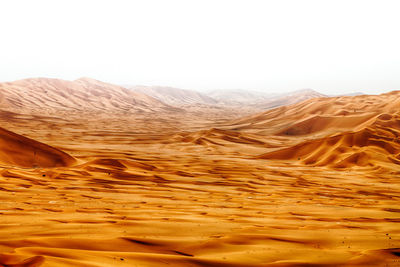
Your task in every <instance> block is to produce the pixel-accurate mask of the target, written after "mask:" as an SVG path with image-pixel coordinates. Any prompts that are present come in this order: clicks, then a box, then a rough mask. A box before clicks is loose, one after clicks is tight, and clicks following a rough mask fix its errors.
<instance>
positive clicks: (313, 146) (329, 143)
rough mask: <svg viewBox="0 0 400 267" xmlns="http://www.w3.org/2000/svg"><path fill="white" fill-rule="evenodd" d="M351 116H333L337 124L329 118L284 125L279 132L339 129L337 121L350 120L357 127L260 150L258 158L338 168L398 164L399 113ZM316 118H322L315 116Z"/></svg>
mask: <svg viewBox="0 0 400 267" xmlns="http://www.w3.org/2000/svg"><path fill="white" fill-rule="evenodd" d="M351 118H352V117H344V118H342V119H338V118H335V119H334V120H336V124H335V123H332V122H331V121H328V122H327V123H315V124H312V123H310V120H309V121H306V122H307V123H309V125H307V127H303V128H301V127H299V126H300V125H301V124H302V123H304V122H302V123H298V124H296V127H297V128H295V127H292V128H289V129H285V130H284V131H281V132H280V133H279V134H286V135H296V134H301V133H303V134H305V133H310V132H312V130H318V129H319V130H323V129H324V128H328V127H332V128H335V127H336V128H337V129H338V130H340V127H338V125H343V126H349V124H350V125H352V124H353V125H354V128H355V129H359V130H357V131H351V132H344V133H340V134H337V135H333V136H327V137H324V138H318V139H312V140H307V141H304V142H301V143H300V144H297V145H295V146H292V147H288V148H284V149H280V150H277V151H273V152H269V153H266V154H263V155H261V156H260V158H263V159H284V160H298V161H301V162H303V163H305V164H311V165H315V166H325V165H329V166H333V167H339V168H347V167H351V166H354V165H357V166H374V165H381V164H382V162H388V163H395V164H400V139H399V136H400V116H399V115H398V114H394V115H390V114H386V113H385V114H381V115H379V116H377V117H375V118H373V119H370V120H366V119H365V118H362V117H359V120H357V119H353V120H352V119H351ZM319 119H320V118H319ZM317 122H321V121H318V120H317ZM329 122H331V124H330V123H329ZM357 122H359V125H357ZM367 122H368V123H367ZM366 124H367V126H365V125H366ZM301 126H304V124H303V125H301ZM347 128H349V127H347ZM360 128H361V129H360ZM294 129H296V130H297V132H296V131H295V130H294ZM300 130H307V132H299V131H300Z"/></svg>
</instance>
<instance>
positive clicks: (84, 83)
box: [0, 78, 173, 113]
mask: <svg viewBox="0 0 400 267" xmlns="http://www.w3.org/2000/svg"><path fill="white" fill-rule="evenodd" d="M0 108H2V109H7V110H10V111H18V112H24V113H35V112H36V113H43V112H47V113H57V112H60V111H68V112H71V111H78V112H81V111H97V112H98V111H102V112H143V111H144V112H146V111H157V110H164V111H167V110H170V109H173V108H172V107H170V106H168V105H166V104H164V103H163V102H161V101H159V100H157V99H155V98H152V97H150V96H147V95H145V94H142V93H139V92H134V91H132V90H129V89H126V88H123V87H121V86H117V85H113V84H108V83H104V82H100V81H97V80H94V79H90V78H81V79H78V80H75V81H66V80H60V79H48V78H34V79H25V80H19V81H15V82H7V83H1V84H0Z"/></svg>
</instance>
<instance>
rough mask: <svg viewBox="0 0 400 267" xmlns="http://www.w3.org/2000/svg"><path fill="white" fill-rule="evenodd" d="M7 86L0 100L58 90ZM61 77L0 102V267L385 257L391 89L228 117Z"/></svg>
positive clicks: (397, 235) (390, 249)
mask: <svg viewBox="0 0 400 267" xmlns="http://www.w3.org/2000/svg"><path fill="white" fill-rule="evenodd" d="M22 83H28V84H29V86H28V85H26V86H25V85H21V87H18V88H14V87H13V86H16V85H12V86H11V88H14V89H12V90H9V91H7V92H6V93H5V97H4V98H3V102H1V103H2V104H3V107H5V106H7V105H8V107H10V106H12V105H13V104H16V106H18V105H19V104H21V105H22V104H23V105H25V104H26V105H27V106H29V107H37V106H38V105H37V104H38V103H41V102H39V100H38V99H36V97H37V96H38V95H39V94H40V93H38V95H36V96H35V95H34V94H33V92H35V90H38V91H39V92H40V91H41V90H48V89H44V87H46V88H48V87H49V86H50V85H51V86H50V87H52V86H54V88H56V87H57V88H61V87H60V85H58V83H59V81H55V80H51V81H23V82H22ZM61 83H62V84H63V82H61ZM67 83H68V84H69V82H67ZM71 83H72V84H69V85H68V86H66V87H65V88H67V87H68V88H69V86H71V87H72V89H71V95H68V94H65V98H66V99H64V97H62V96H60V98H58V97H56V96H53V91H51V90H50V91H49V95H48V96H47V97H48V98H49V99H45V100H44V101H45V103H46V104H48V105H50V104H51V105H54V106H52V107H51V110H53V109H54V110H56V112H55V113H52V114H51V116H49V115H46V116H44V115H45V112H43V113H42V114H35V113H33V114H26V113H25V114H19V113H18V112H17V111H16V110H15V112H11V109H10V110H7V111H0V123H1V125H2V127H4V128H7V129H9V130H11V131H12V132H10V131H7V130H4V129H0V164H1V170H0V181H1V183H0V266H13V267H17V266H29V267H33V266H35V267H38V266H41V267H42V266H43V267H57V266H60V267H61V266H77V267H84V266H85V267H87V266H93V267H100V266H101V267H104V266H232V267H233V266H246V267H247V266H258V267H259V266H359V267H361V266H398V263H399V255H400V250H399V247H400V230H399V227H398V226H399V223H400V217H399V214H400V209H399V207H398V206H399V205H398V203H399V201H400V197H399V196H400V183H399V179H398V175H399V171H400V169H399V166H400V156H399V155H400V142H399V134H400V116H399V113H398V108H399V103H400V102H399V92H393V93H390V94H384V95H380V96H355V97H335V98H317V99H312V100H306V101H305V102H302V103H298V104H294V105H291V106H285V107H279V108H276V109H272V110H268V111H266V112H263V113H261V114H260V113H259V114H255V115H252V116H246V117H243V118H242V119H236V120H234V121H232V119H231V118H232V117H229V116H228V115H227V113H225V112H211V111H212V109H210V110H209V111H210V112H209V113H207V112H205V110H203V111H202V112H198V113H196V114H195V113H193V112H172V113H171V112H170V109H169V107H166V109H164V107H165V106H164V105H163V104H161V105H160V104H159V102H158V101H157V100H156V102H154V103H153V102H152V101H153V99H152V98H148V99H147V98H143V101H145V102H140V101H139V102H135V103H136V104H137V105H136V104H135V105H136V107H135V105H133V106H131V103H132V102H129V103H128V102H123V103H125V104H126V107H127V108H128V107H129V108H132V109H133V111H132V113H129V112H128V113H126V115H124V116H121V112H120V111H121V110H123V109H117V110H115V109H114V108H113V107H111V106H112V104H111V102H112V101H114V99H115V101H117V100H116V99H118V98H117V96H118V95H119V94H121V95H120V96H121V99H122V98H123V99H125V100H126V99H127V98H126V97H127V95H124V92H125V91H124V90H123V89H121V88H119V87H118V88H115V90H116V91H115V92H114V91H113V92H114V93H110V91H108V90H109V87H108V86H106V85H104V84H102V83H98V82H97V81H92V80H87V79H85V80H81V81H75V82H71ZM32 84H36V85H38V88H37V89H35V90H34V87H30V86H31V85H32ZM42 85H43V88H42V87H41V86H42ZM2 86H4V84H3V85H2ZM7 86H8V85H7ZM102 86H106V87H107V88H108V89H107V88H105V89H102ZM26 87H29V88H30V89H27V88H26ZM54 90H56V89H54ZM57 90H58V89H57ZM65 90H69V89H65ZM89 91H90V92H89ZM43 92H44V91H43ZM54 92H55V91H54ZM82 92H83V93H82ZM81 93H82V94H84V93H85V94H87V95H88V97H89V99H91V101H93V102H91V101H89V102H88V103H87V106H88V107H89V108H91V109H95V110H97V112H96V113H95V114H96V116H93V113H92V115H90V113H86V112H81V113H79V112H78V113H77V114H79V115H81V116H76V114H75V115H71V116H65V115H63V116H60V114H73V113H74V112H72V113H69V111H68V112H67V111H66V110H67V108H65V107H59V106H57V105H61V104H60V103H64V104H65V105H68V109H69V108H70V107H72V106H73V107H79V106H82V105H83V102H82V104H80V103H81V102H79V101H80V100H79V101H78V99H79V97H78V95H80V94H81ZM95 95H97V96H95ZM81 96H82V95H81ZM133 98H134V99H137V98H136V96H135V97H133ZM83 99H84V98H82V101H83ZM95 99H96V100H99V101H100V100H101V101H100V102H99V103H95ZM145 99H147V100H145ZM11 100H13V101H14V102H13V101H11ZM17 100H20V102H18V101H17ZM125 100H124V101H125ZM29 101H32V102H33V103H30V102H29ZM58 101H66V102H60V103H58ZM68 101H71V103H70V102H68ZM72 101H76V103H72ZM132 101H133V100H132ZM146 101H149V102H146ZM67 103H69V104H67ZM140 103H142V104H143V105H142V104H140ZM152 103H153V104H154V106H153V104H152ZM125 104H124V105H125ZM103 105H104V106H103ZM121 105H122V104H121ZM158 105H159V106H158ZM140 107H141V108H143V109H141V108H140ZM79 109H80V107H79V108H77V110H79ZM140 109H141V110H142V111H143V112H138V111H139V110H140ZM35 110H36V111H37V110H39V109H36V108H35ZM72 110H74V109H72ZM148 110H150V111H157V112H150V113H148V112H147V111H148ZM219 111H221V110H219ZM58 112H59V113H58ZM64 112H66V113H64ZM237 112H238V113H237V114H239V113H240V111H237ZM13 132H16V133H19V134H23V135H24V136H26V137H24V136H21V135H18V134H15V133H13ZM28 137H29V138H28ZM34 140H40V141H41V142H43V143H39V142H37V141H34ZM44 143H46V144H51V145H52V146H54V147H52V146H49V145H46V144H44ZM56 147H60V148H62V151H61V150H60V149H57V148H56ZM63 151H64V152H63Z"/></svg>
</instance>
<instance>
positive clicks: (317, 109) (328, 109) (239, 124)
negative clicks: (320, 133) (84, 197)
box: [230, 91, 400, 135]
mask: <svg viewBox="0 0 400 267" xmlns="http://www.w3.org/2000/svg"><path fill="white" fill-rule="evenodd" d="M399 107H400V91H394V92H391V93H387V94H382V95H360V96H341V97H324V98H313V99H309V100H306V101H303V102H301V103H298V104H294V105H289V106H283V107H278V108H275V109H271V110H268V111H266V112H263V113H259V114H255V115H251V116H248V117H245V118H241V119H238V120H234V121H232V122H231V123H230V125H231V127H230V128H234V129H237V130H244V131H251V132H257V133H259V134H266V135H270V134H275V133H282V132H284V131H285V130H286V129H291V127H293V128H296V125H299V124H300V125H299V126H300V127H303V128H307V127H311V126H312V127H316V128H321V127H324V130H326V129H327V128H328V127H332V129H333V131H336V130H335V129H336V127H339V130H340V128H344V129H349V128H351V127H363V125H361V124H363V123H364V122H367V120H368V119H372V118H374V117H377V116H380V115H382V114H395V113H396V112H398V109H399ZM307 121H308V122H307ZM301 124H304V126H302V125H301ZM324 124H328V126H326V125H324ZM313 131H314V130H311V132H310V133H312V132H313ZM301 132H302V130H300V133H301ZM304 132H305V133H307V130H304Z"/></svg>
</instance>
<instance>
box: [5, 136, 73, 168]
mask: <svg viewBox="0 0 400 267" xmlns="http://www.w3.org/2000/svg"><path fill="white" fill-rule="evenodd" d="M74 162H75V159H74V158H73V157H71V156H70V155H68V154H67V153H65V152H63V151H61V150H59V149H56V148H54V147H51V146H49V145H46V144H43V143H40V142H38V141H35V140H32V139H30V138H27V137H24V136H22V135H18V134H16V133H13V132H10V131H7V130H6V129H3V128H0V163H1V164H2V165H15V166H21V167H29V168H36V167H57V166H70V165H71V164H73V163H74Z"/></svg>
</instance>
